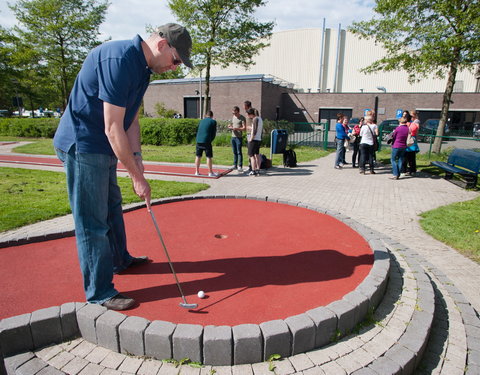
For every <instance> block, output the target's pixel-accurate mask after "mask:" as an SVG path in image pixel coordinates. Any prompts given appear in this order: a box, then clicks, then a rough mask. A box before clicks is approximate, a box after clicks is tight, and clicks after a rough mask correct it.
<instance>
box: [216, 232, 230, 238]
mask: <svg viewBox="0 0 480 375" xmlns="http://www.w3.org/2000/svg"><path fill="white" fill-rule="evenodd" d="M215 238H218V239H219V240H224V239H225V238H228V236H227V235H226V234H220V233H218V234H216V235H215Z"/></svg>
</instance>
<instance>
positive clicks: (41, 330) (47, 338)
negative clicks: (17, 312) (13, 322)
mask: <svg viewBox="0 0 480 375" xmlns="http://www.w3.org/2000/svg"><path fill="white" fill-rule="evenodd" d="M30 329H31V331H32V338H33V346H34V347H35V348H42V347H44V346H46V345H51V344H57V343H60V342H62V339H63V338H62V325H61V321H60V307H59V306H52V307H49V308H46V309H41V310H36V311H34V312H33V313H32V315H31V317H30Z"/></svg>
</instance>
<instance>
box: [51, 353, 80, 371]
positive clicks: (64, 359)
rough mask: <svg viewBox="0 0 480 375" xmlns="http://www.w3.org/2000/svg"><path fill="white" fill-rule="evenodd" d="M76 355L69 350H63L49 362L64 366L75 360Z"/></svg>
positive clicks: (52, 364) (60, 366)
mask: <svg viewBox="0 0 480 375" xmlns="http://www.w3.org/2000/svg"><path fill="white" fill-rule="evenodd" d="M74 358H75V356H74V355H73V354H72V353H69V352H61V353H59V354H58V355H56V356H55V357H53V358H51V359H50V360H49V361H48V363H49V364H50V365H51V366H53V367H55V368H58V369H61V368H63V367H64V366H65V365H66V364H67V363H69V362H71V361H73V359H74Z"/></svg>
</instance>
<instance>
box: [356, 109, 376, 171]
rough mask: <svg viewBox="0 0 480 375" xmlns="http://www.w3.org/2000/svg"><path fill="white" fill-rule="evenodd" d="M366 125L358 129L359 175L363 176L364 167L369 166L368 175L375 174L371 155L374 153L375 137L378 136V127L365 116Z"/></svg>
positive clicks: (371, 119) (371, 118) (370, 117)
mask: <svg viewBox="0 0 480 375" xmlns="http://www.w3.org/2000/svg"><path fill="white" fill-rule="evenodd" d="M365 122H366V124H365V125H363V126H362V128H361V129H360V137H361V140H360V166H359V168H360V173H361V174H365V165H366V164H367V162H368V164H369V165H370V173H371V174H375V170H374V162H373V157H374V156H373V154H374V153H375V150H374V144H375V137H377V136H378V127H377V125H376V124H374V123H373V117H372V116H365Z"/></svg>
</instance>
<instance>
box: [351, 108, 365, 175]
mask: <svg viewBox="0 0 480 375" xmlns="http://www.w3.org/2000/svg"><path fill="white" fill-rule="evenodd" d="M363 122H364V118H363V117H361V118H360V121H358V124H355V126H354V127H353V130H352V135H353V136H355V141H353V143H352V145H353V154H352V167H353V168H358V165H359V164H360V160H359V159H360V152H359V151H360V139H361V138H360V129H361V128H362V126H363Z"/></svg>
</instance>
